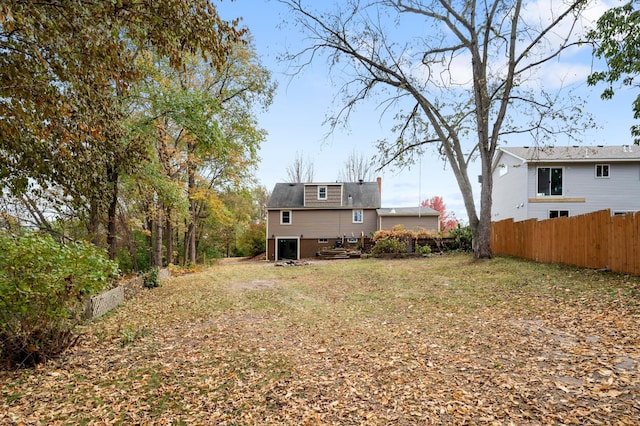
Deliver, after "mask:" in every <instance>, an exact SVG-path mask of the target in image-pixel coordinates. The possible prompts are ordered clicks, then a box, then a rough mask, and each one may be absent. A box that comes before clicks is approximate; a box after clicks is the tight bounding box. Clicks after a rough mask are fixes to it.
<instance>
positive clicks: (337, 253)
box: [316, 247, 362, 259]
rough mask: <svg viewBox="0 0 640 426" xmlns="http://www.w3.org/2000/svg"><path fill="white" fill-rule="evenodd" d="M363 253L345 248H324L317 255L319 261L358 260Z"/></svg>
mask: <svg viewBox="0 0 640 426" xmlns="http://www.w3.org/2000/svg"><path fill="white" fill-rule="evenodd" d="M361 254H362V252H361V251H360V250H351V249H348V248H344V247H335V248H323V249H322V250H320V251H319V252H317V253H316V257H318V258H319V259H358V258H360V256H361Z"/></svg>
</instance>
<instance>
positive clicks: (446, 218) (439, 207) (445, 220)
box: [420, 195, 458, 233]
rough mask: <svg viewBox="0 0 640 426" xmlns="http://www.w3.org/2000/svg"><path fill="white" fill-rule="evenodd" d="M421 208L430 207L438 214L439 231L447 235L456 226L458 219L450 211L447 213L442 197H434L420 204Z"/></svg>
mask: <svg viewBox="0 0 640 426" xmlns="http://www.w3.org/2000/svg"><path fill="white" fill-rule="evenodd" d="M420 205H421V206H422V207H430V208H432V209H434V210H436V211H438V212H440V231H441V232H442V233H447V232H449V231H450V230H452V229H454V228H455V227H456V226H458V219H456V214H455V213H454V212H452V211H447V206H446V205H445V204H444V201H443V199H442V197H440V196H438V195H436V196H433V197H431V198H429V199H427V200H424V201H423V202H422V203H420Z"/></svg>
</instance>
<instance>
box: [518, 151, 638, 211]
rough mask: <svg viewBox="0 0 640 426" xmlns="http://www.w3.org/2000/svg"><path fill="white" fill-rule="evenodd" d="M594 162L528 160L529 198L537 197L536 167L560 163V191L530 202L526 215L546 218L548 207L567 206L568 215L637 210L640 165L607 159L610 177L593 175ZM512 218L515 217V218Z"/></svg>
mask: <svg viewBox="0 0 640 426" xmlns="http://www.w3.org/2000/svg"><path fill="white" fill-rule="evenodd" d="M596 164H603V162H598V163H596V162H594V163H573V164H568V163H566V164H558V163H554V164H530V165H529V170H528V175H529V185H528V187H527V195H528V197H529V198H535V199H536V200H541V199H543V197H537V195H536V191H537V188H536V186H537V179H536V173H537V169H538V167H563V169H564V171H563V178H562V179H563V182H562V185H563V195H562V197H560V199H559V200H557V201H556V200H554V199H553V198H554V197H549V198H548V200H549V202H537V203H529V211H528V217H529V218H537V219H546V218H548V216H549V210H569V215H570V216H576V215H579V214H584V213H590V212H594V211H598V210H604V209H610V210H611V211H612V212H615V211H638V210H640V165H639V164H631V163H606V164H609V165H610V169H609V175H610V176H609V178H596V176H595V165H596ZM563 199H584V202H582V201H581V200H580V201H577V202H562V200H563ZM514 219H515V218H514Z"/></svg>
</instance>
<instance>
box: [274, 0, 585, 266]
mask: <svg viewBox="0 0 640 426" xmlns="http://www.w3.org/2000/svg"><path fill="white" fill-rule="evenodd" d="M280 1H281V3H284V4H286V5H287V6H288V8H289V10H290V11H291V12H292V16H293V17H294V18H293V19H294V24H295V25H297V26H298V27H299V28H301V29H302V31H303V33H304V35H305V39H304V43H305V44H304V47H303V48H302V49H301V50H300V51H297V52H291V53H290V54H289V55H288V59H289V60H290V61H291V63H292V64H293V67H294V70H296V71H300V70H302V69H303V68H304V67H306V66H308V65H309V64H311V63H313V62H317V61H320V60H326V61H327V62H328V66H329V68H330V69H331V71H332V75H335V76H336V78H341V79H343V81H344V83H343V84H342V85H341V86H339V89H338V90H339V92H338V94H339V95H340V99H341V102H342V103H341V105H339V106H337V108H336V112H335V113H334V114H333V115H332V116H331V117H330V118H329V120H328V122H329V124H330V126H331V129H335V127H336V126H338V125H340V124H344V123H345V122H346V121H348V120H349V118H350V114H351V112H352V111H353V110H354V108H355V107H356V106H357V105H359V104H360V103H362V102H364V101H365V100H367V101H370V100H374V101H376V102H378V103H379V104H380V105H384V106H385V107H384V108H383V114H384V113H386V114H389V113H391V114H392V115H393V118H394V119H395V120H397V123H398V124H397V125H396V126H394V127H393V128H392V129H391V130H392V131H394V132H395V136H394V137H393V138H391V139H389V140H387V139H385V140H380V141H378V142H377V144H378V149H379V156H380V158H379V163H380V164H382V165H383V167H384V166H396V167H404V166H407V165H410V164H413V161H414V158H415V156H416V155H417V154H420V153H422V152H424V150H425V149H426V148H427V147H428V146H434V148H435V149H437V152H439V153H440V155H442V156H443V158H444V159H446V161H447V163H448V164H449V166H450V167H451V169H452V170H453V173H454V175H455V178H456V180H457V183H458V186H459V188H460V191H461V193H462V196H463V199H464V203H465V208H466V211H467V214H468V217H469V224H470V226H471V228H472V231H473V241H474V254H475V256H476V257H478V258H487V257H491V256H492V253H491V247H490V223H491V190H492V177H491V161H492V158H493V156H494V153H495V151H496V148H497V146H498V145H499V144H500V143H503V142H504V137H505V136H507V135H514V134H518V133H528V134H530V135H531V138H532V140H531V143H532V144H534V143H536V142H544V143H550V142H552V141H553V138H554V137H555V136H556V135H559V134H562V135H568V136H569V137H575V135H576V134H577V133H578V132H579V131H580V130H584V129H585V127H586V126H587V125H588V124H589V120H588V117H587V119H586V120H583V119H582V118H583V117H582V110H581V108H580V107H581V102H579V101H578V100H576V99H574V98H573V97H572V96H570V94H569V95H567V94H566V93H564V96H563V97H562V98H561V97H559V96H558V89H557V88H554V87H543V86H542V85H541V84H540V83H539V82H538V81H537V80H536V73H539V72H540V69H541V68H542V67H543V66H544V65H546V64H547V63H548V62H549V61H551V60H557V59H558V58H559V56H560V54H561V53H562V52H563V51H565V50H566V49H568V48H570V47H573V46H575V45H576V40H577V38H576V37H575V34H576V32H577V30H578V28H579V27H580V25H581V24H582V17H581V11H582V10H583V8H584V7H586V5H587V3H588V2H587V1H585V0H575V1H569V2H566V1H565V2H559V1H557V2H556V1H551V2H550V9H549V10H545V11H544V13H542V12H540V11H538V10H537V8H536V6H535V5H534V4H533V3H532V2H525V1H522V0H494V1H490V2H478V1H475V0H468V1H460V2H450V1H445V0H377V1H373V0H371V1H369V0H350V1H348V2H346V3H341V4H340V5H339V6H335V7H333V8H326V7H325V6H317V5H314V4H313V2H305V1H302V0H280ZM296 67H297V68H296ZM560 78H562V77H560ZM516 117H517V118H518V119H517V120H516V119H515V118H516ZM523 118H524V121H523ZM475 159H479V160H480V163H481V173H482V179H481V182H482V186H481V194H480V206H479V210H478V209H477V207H476V202H475V200H474V195H473V190H472V182H473V180H474V179H475V178H474V177H471V176H469V165H470V163H471V162H473V161H474V160H475Z"/></svg>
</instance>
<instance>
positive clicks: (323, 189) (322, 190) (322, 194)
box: [318, 186, 327, 200]
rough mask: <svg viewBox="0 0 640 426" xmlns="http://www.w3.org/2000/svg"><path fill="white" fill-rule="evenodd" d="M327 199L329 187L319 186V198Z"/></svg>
mask: <svg viewBox="0 0 640 426" xmlns="http://www.w3.org/2000/svg"><path fill="white" fill-rule="evenodd" d="M326 199H327V187H326V186H319V187H318V200H326Z"/></svg>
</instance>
